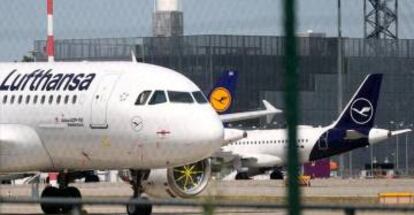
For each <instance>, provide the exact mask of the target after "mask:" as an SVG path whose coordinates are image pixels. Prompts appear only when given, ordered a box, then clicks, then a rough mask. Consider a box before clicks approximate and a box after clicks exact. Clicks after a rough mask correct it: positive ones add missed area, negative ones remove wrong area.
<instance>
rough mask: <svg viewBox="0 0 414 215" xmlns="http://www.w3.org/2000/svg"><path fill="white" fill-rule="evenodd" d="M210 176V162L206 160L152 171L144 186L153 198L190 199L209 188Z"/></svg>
mask: <svg viewBox="0 0 414 215" xmlns="http://www.w3.org/2000/svg"><path fill="white" fill-rule="evenodd" d="M210 176H211V164H210V160H209V159H205V160H202V161H199V162H196V163H192V164H188V165H184V166H180V167H174V168H169V169H154V170H151V171H150V173H149V175H148V177H147V178H146V179H144V181H143V182H142V186H143V188H144V192H145V193H147V194H148V195H150V196H153V197H173V198H190V197H193V196H196V195H197V194H199V193H201V192H202V191H203V190H204V189H205V188H206V187H207V184H208V181H209V180H210Z"/></svg>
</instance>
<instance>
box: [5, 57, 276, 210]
mask: <svg viewBox="0 0 414 215" xmlns="http://www.w3.org/2000/svg"><path fill="white" fill-rule="evenodd" d="M269 111H270V112H272V110H269ZM238 117H240V115H237V114H236V115H233V116H231V117H230V118H229V119H230V121H231V120H237V118H238ZM241 117H243V114H242V115H241ZM242 137H245V133H244V132H242V131H240V130H236V129H224V128H223V125H222V120H220V118H219V117H218V116H217V114H216V112H215V111H214V110H213V109H212V108H211V106H210V105H209V104H208V101H207V99H206V98H205V97H204V95H203V93H202V92H201V91H200V89H199V88H198V87H197V86H196V85H195V84H194V83H192V82H191V81H190V80H188V79H187V78H185V77H184V76H182V75H181V74H179V73H177V72H174V71H172V70H170V69H167V68H163V67H159V66H155V65H149V64H143V63H133V62H99V63H98V62H95V63H92V62H82V63H2V64H0V174H3V175H4V174H10V173H16V174H21V173H30V172H39V171H40V172H53V171H55V172H59V173H60V174H59V177H58V180H57V181H58V185H59V187H57V188H56V187H52V186H48V187H46V188H45V189H44V190H43V192H42V195H41V196H42V197H81V194H80V192H79V190H78V189H77V188H75V187H73V186H69V183H70V182H72V181H73V180H74V179H76V178H78V177H79V176H80V175H82V173H84V172H87V173H88V172H90V171H91V170H98V169H102V170H108V169H130V170H129V171H127V173H126V174H124V175H125V176H128V177H129V179H130V180H129V181H130V183H131V185H132V187H133V191H134V195H133V197H134V198H139V197H141V194H142V192H143V188H142V181H143V180H145V179H147V178H148V177H149V175H150V174H149V172H150V169H155V168H168V169H165V171H163V172H162V176H161V177H162V178H168V179H167V180H169V181H171V178H174V177H175V178H177V177H184V178H185V180H182V178H181V179H180V178H179V179H180V180H176V181H174V182H173V183H172V184H171V183H170V184H164V183H163V184H157V185H159V186H158V187H161V188H162V189H163V190H165V189H166V188H168V192H171V195H181V196H191V195H193V194H194V193H197V192H199V191H200V190H199V189H192V188H193V187H194V186H193V185H194V184H195V182H194V181H192V179H193V178H197V179H200V180H201V181H205V180H203V179H204V178H208V176H209V171H210V169H209V162H208V159H207V158H208V157H209V156H210V155H211V154H212V153H213V152H215V151H216V150H218V149H219V148H220V147H221V146H222V145H224V144H228V143H229V142H231V141H236V140H238V139H241V138H242ZM192 162H196V163H194V164H191V165H190V164H189V163H192ZM181 165H184V166H181ZM180 166H181V167H180ZM189 169H191V170H192V171H189ZM158 173H159V172H158ZM158 173H157V172H154V175H157V174H158ZM151 175H153V174H152V173H151ZM152 177H154V176H152ZM157 180H158V181H160V180H159V178H157ZM170 186H173V187H170ZM198 187H200V186H198ZM41 208H42V210H43V211H44V212H45V213H46V214H55V213H65V212H67V211H69V210H70V209H71V208H70V207H67V206H63V205H51V204H42V205H41ZM151 210H152V206H151V205H145V206H139V207H134V206H129V207H127V211H128V214H134V215H135V214H150V213H151Z"/></svg>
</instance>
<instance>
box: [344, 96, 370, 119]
mask: <svg viewBox="0 0 414 215" xmlns="http://www.w3.org/2000/svg"><path fill="white" fill-rule="evenodd" d="M349 111H350V114H351V118H352V120H353V121H354V122H355V123H357V124H360V125H364V124H366V123H368V122H369V121H370V120H371V119H372V116H373V115H374V107H373V106H372V103H371V102H370V101H369V100H368V99H365V98H358V99H355V101H354V102H353V103H352V105H351V109H350V110H349Z"/></svg>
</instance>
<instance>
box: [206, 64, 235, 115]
mask: <svg viewBox="0 0 414 215" xmlns="http://www.w3.org/2000/svg"><path fill="white" fill-rule="evenodd" d="M238 77H239V73H238V71H235V70H225V71H224V72H223V73H222V75H221V76H220V77H219V79H218V81H217V82H216V84H215V85H214V88H213V89H212V90H211V91H210V93H209V95H208V100H209V102H210V104H211V105H212V106H213V108H214V109H215V110H216V111H217V113H218V114H225V113H228V112H229V111H230V109H231V107H232V104H233V103H234V98H235V90H236V83H237V79H238Z"/></svg>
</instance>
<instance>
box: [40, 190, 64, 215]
mask: <svg viewBox="0 0 414 215" xmlns="http://www.w3.org/2000/svg"><path fill="white" fill-rule="evenodd" d="M53 197H61V192H60V190H59V189H58V188H56V187H52V186H48V187H46V188H45V189H44V190H43V192H42V195H41V198H53ZM40 207H41V208H42V211H43V212H44V213H45V214H58V213H60V209H61V207H60V205H57V204H47V203H42V204H40Z"/></svg>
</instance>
